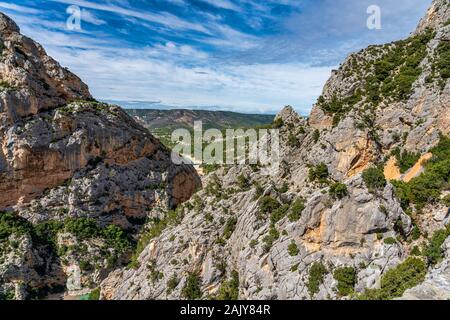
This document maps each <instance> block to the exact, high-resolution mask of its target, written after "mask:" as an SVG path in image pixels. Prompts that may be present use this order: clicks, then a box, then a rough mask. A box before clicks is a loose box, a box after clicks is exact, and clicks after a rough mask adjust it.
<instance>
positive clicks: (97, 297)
mask: <svg viewBox="0 0 450 320" xmlns="http://www.w3.org/2000/svg"><path fill="white" fill-rule="evenodd" d="M88 300H100V288H96V289H94V290H92V291H91V293H89V296H88Z"/></svg>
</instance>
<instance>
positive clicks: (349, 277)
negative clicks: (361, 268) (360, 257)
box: [333, 267, 356, 296]
mask: <svg viewBox="0 0 450 320" xmlns="http://www.w3.org/2000/svg"><path fill="white" fill-rule="evenodd" d="M333 277H334V279H336V281H337V282H338V284H337V289H338V292H339V294H340V295H341V296H348V295H350V294H352V293H353V292H354V290H355V284H356V270H355V268H352V267H343V268H338V269H336V270H335V271H334V273H333Z"/></svg>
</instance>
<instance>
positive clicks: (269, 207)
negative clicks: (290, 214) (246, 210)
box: [259, 196, 281, 215]
mask: <svg viewBox="0 0 450 320" xmlns="http://www.w3.org/2000/svg"><path fill="white" fill-rule="evenodd" d="M280 207H281V204H280V203H279V202H278V201H277V200H276V199H274V198H272V197H270V196H266V197H263V198H262V199H261V200H260V204H259V211H260V213H261V214H262V215H267V214H271V213H272V212H274V211H275V210H277V209H278V208H280Z"/></svg>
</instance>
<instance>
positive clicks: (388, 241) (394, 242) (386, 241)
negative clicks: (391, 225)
mask: <svg viewBox="0 0 450 320" xmlns="http://www.w3.org/2000/svg"><path fill="white" fill-rule="evenodd" d="M384 243H385V244H387V245H393V244H396V243H397V240H395V239H394V238H392V237H389V238H386V239H384Z"/></svg>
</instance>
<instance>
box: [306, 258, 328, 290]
mask: <svg viewBox="0 0 450 320" xmlns="http://www.w3.org/2000/svg"><path fill="white" fill-rule="evenodd" d="M327 273H328V271H327V268H325V266H324V265H323V264H322V263H320V262H314V263H313V265H312V266H311V268H310V269H309V277H308V283H307V284H306V286H307V288H308V292H309V294H310V295H311V297H313V296H314V295H315V294H316V293H318V292H319V287H320V285H321V284H322V283H323V281H324V278H325V275H326V274H327Z"/></svg>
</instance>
